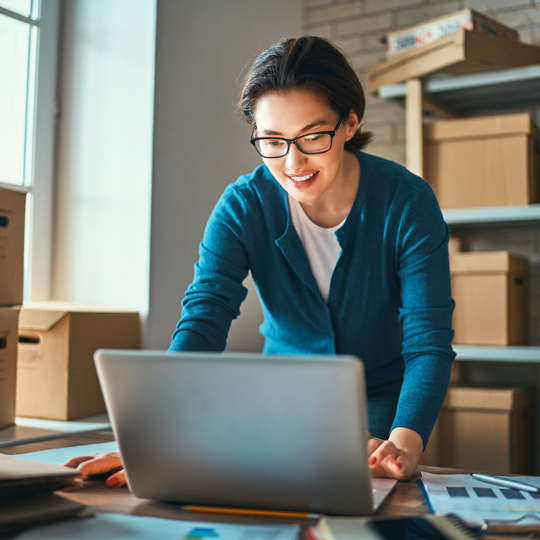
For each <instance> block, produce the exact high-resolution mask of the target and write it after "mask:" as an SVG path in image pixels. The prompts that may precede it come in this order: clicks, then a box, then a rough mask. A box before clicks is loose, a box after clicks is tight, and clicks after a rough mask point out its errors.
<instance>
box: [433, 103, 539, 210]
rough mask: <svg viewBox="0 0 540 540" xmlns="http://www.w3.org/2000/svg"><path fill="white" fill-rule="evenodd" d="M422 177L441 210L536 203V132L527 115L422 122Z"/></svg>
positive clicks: (532, 122)
mask: <svg viewBox="0 0 540 540" xmlns="http://www.w3.org/2000/svg"><path fill="white" fill-rule="evenodd" d="M424 178H425V179H426V180H427V181H428V182H429V184H430V185H431V187H432V188H433V191H434V192H435V195H437V199H438V201H439V205H440V206H441V208H446V209H447V208H475V207H486V206H520V205H527V204H537V203H539V202H540V130H539V129H538V126H537V125H536V124H535V123H534V121H533V120H532V118H531V117H530V116H529V115H528V114H510V115H500V116H486V117H481V118H466V119H456V120H443V121H440V122H434V123H433V124H428V125H426V126H424Z"/></svg>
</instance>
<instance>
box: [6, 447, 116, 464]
mask: <svg viewBox="0 0 540 540" xmlns="http://www.w3.org/2000/svg"><path fill="white" fill-rule="evenodd" d="M115 450H118V443H117V442H116V441H113V442H107V443H98V444H84V445H82V446H69V447H67V448H53V449H52V450H42V451H41V452H30V453H28V454H17V457H18V458H22V459H29V460H31V461H40V462H41V463H52V464H53V465H63V464H64V463H65V462H66V461H67V460H68V459H70V458H72V457H77V456H90V455H92V454H96V453H98V452H114V451H115Z"/></svg>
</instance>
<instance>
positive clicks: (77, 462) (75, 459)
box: [63, 456, 94, 469]
mask: <svg viewBox="0 0 540 540" xmlns="http://www.w3.org/2000/svg"><path fill="white" fill-rule="evenodd" d="M93 457H94V456H77V457H73V458H71V459H68V460H67V461H66V462H65V463H64V464H63V467H72V468H73V469H76V468H77V467H78V466H79V465H80V464H81V463H82V462H83V461H88V460H89V459H93Z"/></svg>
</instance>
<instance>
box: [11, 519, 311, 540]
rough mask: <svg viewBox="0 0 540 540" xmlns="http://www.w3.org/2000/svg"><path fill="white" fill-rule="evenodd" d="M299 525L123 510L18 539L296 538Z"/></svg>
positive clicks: (40, 529) (46, 527)
mask: <svg viewBox="0 0 540 540" xmlns="http://www.w3.org/2000/svg"><path fill="white" fill-rule="evenodd" d="M299 533H300V526H299V525H231V524H222V523H199V522H193V521H178V520H173V519H162V518H152V517H141V516H130V515H123V514H98V515H97V516H96V517H91V518H83V519H73V520H69V521H63V522H60V523H55V524H52V525H44V526H42V527H36V528H34V529H30V530H28V531H25V532H24V533H22V534H21V535H19V536H17V539H18V540H38V539H39V540H48V539H50V540H62V539H67V538H71V539H73V538H76V539H77V540H95V539H96V538H99V540H108V539H111V540H113V539H114V540H122V539H123V538H129V539H130V540H297V538H298V535H299Z"/></svg>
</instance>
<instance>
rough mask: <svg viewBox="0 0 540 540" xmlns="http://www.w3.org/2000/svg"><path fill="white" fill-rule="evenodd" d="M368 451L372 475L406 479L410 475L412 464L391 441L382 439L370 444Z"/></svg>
mask: <svg viewBox="0 0 540 540" xmlns="http://www.w3.org/2000/svg"><path fill="white" fill-rule="evenodd" d="M372 447H373V450H372V451H370V456H369V460H368V463H369V466H370V468H371V469H372V473H373V476H379V477H390V478H397V479H398V480H407V479H408V478H410V477H411V475H412V472H413V471H412V464H411V463H410V460H409V458H408V456H407V454H406V453H405V452H404V451H403V450H401V449H400V448H398V447H396V445H395V444H394V443H393V442H391V441H382V440H380V439H379V444H377V445H375V444H372Z"/></svg>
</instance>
